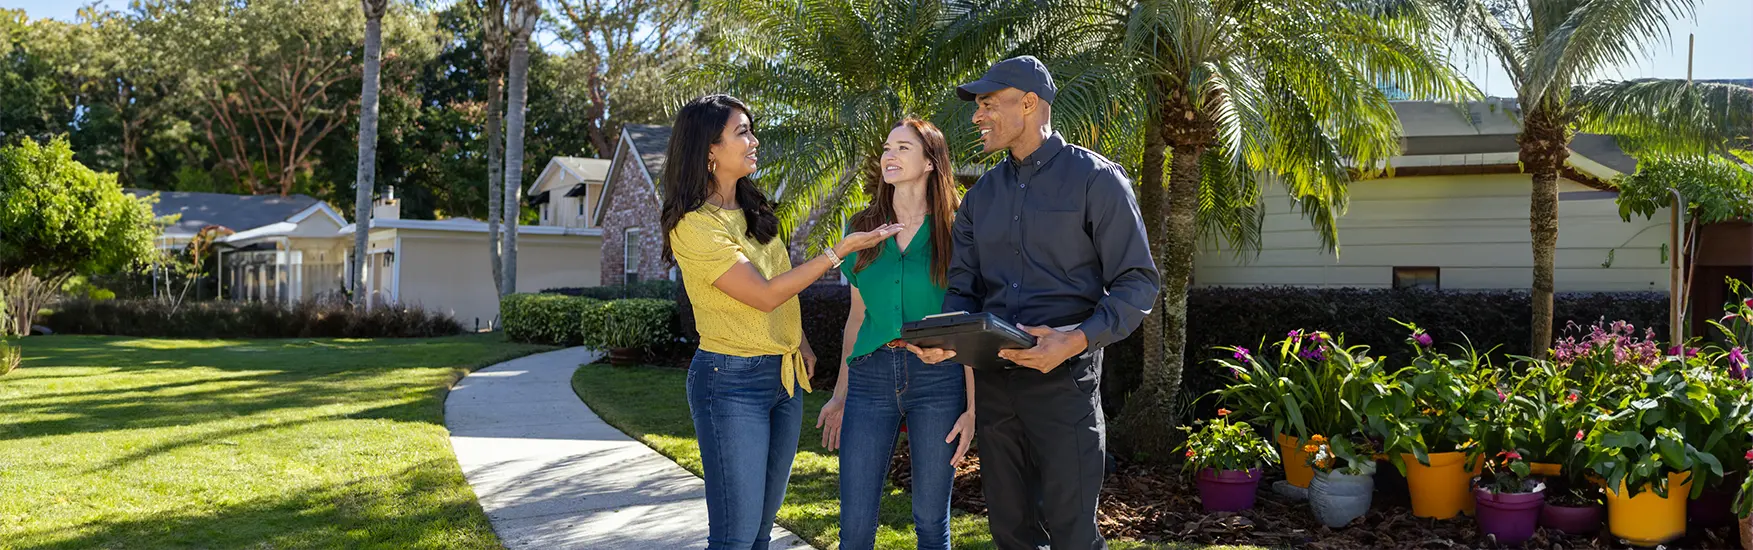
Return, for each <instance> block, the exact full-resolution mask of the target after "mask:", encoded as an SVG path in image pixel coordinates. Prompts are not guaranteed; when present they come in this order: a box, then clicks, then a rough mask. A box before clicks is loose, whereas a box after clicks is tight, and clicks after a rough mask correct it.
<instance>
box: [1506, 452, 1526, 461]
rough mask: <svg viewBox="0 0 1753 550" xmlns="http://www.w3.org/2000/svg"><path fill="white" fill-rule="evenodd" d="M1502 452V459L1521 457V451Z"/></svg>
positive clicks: (1517, 458) (1518, 458)
mask: <svg viewBox="0 0 1753 550" xmlns="http://www.w3.org/2000/svg"><path fill="white" fill-rule="evenodd" d="M1502 454H1503V459H1504V460H1521V459H1522V453H1518V452H1515V451H1508V452H1504V453H1502Z"/></svg>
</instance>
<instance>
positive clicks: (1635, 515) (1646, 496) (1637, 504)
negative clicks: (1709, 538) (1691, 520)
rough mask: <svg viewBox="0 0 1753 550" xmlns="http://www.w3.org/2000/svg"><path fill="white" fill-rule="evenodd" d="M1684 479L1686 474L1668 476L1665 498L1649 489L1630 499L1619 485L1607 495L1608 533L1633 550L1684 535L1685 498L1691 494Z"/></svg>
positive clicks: (1690, 482)
mask: <svg viewBox="0 0 1753 550" xmlns="http://www.w3.org/2000/svg"><path fill="white" fill-rule="evenodd" d="M1686 478H1687V474H1685V473H1671V474H1668V496H1667V497H1663V496H1661V495H1657V494H1656V493H1655V491H1653V490H1651V488H1650V487H1648V486H1646V487H1644V488H1643V490H1642V491H1640V492H1638V493H1637V496H1635V497H1633V496H1630V492H1629V491H1627V490H1626V489H1625V483H1624V482H1620V483H1619V487H1617V488H1615V489H1613V490H1610V491H1607V528H1608V530H1610V531H1612V532H1613V536H1615V537H1619V538H1622V539H1625V540H1626V541H1627V542H1630V543H1631V544H1633V545H1636V546H1656V545H1658V544H1663V543H1666V542H1669V541H1672V540H1674V539H1677V538H1680V537H1681V536H1682V535H1685V534H1686V497H1687V494H1688V493H1690V492H1691V491H1692V481H1691V480H1689V479H1686ZM1682 480H1685V481H1682Z"/></svg>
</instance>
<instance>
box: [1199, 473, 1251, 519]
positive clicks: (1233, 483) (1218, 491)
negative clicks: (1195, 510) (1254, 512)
mask: <svg viewBox="0 0 1753 550" xmlns="http://www.w3.org/2000/svg"><path fill="white" fill-rule="evenodd" d="M1259 488H1260V469H1259V468H1254V469H1252V470H1246V471H1243V470H1214V469H1211V468H1206V469H1204V470H1200V471H1199V501H1200V502H1201V503H1204V504H1205V511H1207V512H1240V511H1242V510H1247V509H1249V508H1253V507H1254V495H1255V494H1256V493H1257V492H1258V489H1259Z"/></svg>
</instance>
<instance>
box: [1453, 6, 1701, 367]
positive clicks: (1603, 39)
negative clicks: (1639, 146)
mask: <svg viewBox="0 0 1753 550" xmlns="http://www.w3.org/2000/svg"><path fill="white" fill-rule="evenodd" d="M1437 2H1438V3H1439V4H1442V5H1443V6H1444V8H1446V13H1447V15H1448V17H1447V18H1446V19H1445V20H1447V21H1450V22H1452V25H1453V28H1454V29H1455V30H1456V31H1457V36H1459V37H1461V38H1465V39H1468V40H1467V42H1465V43H1466V44H1468V45H1470V46H1471V47H1473V48H1477V49H1482V50H1484V51H1485V52H1488V53H1490V54H1491V55H1492V56H1493V57H1495V58H1496V59H1497V62H1498V63H1499V64H1500V65H1502V66H1503V69H1504V72H1505V73H1508V74H1509V78H1510V82H1511V84H1512V85H1514V86H1515V90H1516V105H1517V109H1519V111H1520V118H1521V122H1522V132H1521V135H1520V136H1519V137H1518V138H1517V142H1518V143H1519V145H1520V152H1519V161H1520V164H1521V166H1522V171H1524V172H1527V173H1528V174H1529V175H1530V176H1531V177H1532V180H1533V188H1532V191H1531V194H1530V196H1529V205H1528V222H1529V231H1530V233H1531V236H1532V242H1533V247H1532V248H1533V250H1532V252H1533V260H1534V273H1533V276H1534V284H1533V289H1532V294H1533V296H1532V299H1533V300H1532V301H1533V306H1534V307H1533V310H1534V311H1533V319H1532V334H1530V335H1529V336H1530V338H1531V340H1530V345H1529V349H1530V350H1531V352H1532V353H1533V354H1534V355H1535V356H1536V357H1545V356H1546V352H1547V350H1548V349H1549V348H1550V347H1551V344H1552V293H1553V276H1554V274H1553V257H1554V255H1555V254H1556V253H1557V248H1558V174H1559V171H1561V170H1563V169H1564V167H1565V162H1566V160H1567V159H1568V158H1569V157H1570V140H1571V137H1572V136H1574V135H1575V132H1576V131H1577V130H1579V129H1581V128H1583V127H1589V126H1600V127H1613V126H1615V125H1618V124H1621V122H1617V121H1613V120H1606V119H1610V118H1611V115H1612V114H1613V113H1614V111H1613V110H1592V109H1585V108H1583V105H1584V103H1586V102H1588V101H1597V102H1599V101H1606V102H1613V101H1617V102H1635V101H1638V100H1640V99H1648V98H1650V97H1654V96H1653V95H1636V94H1629V93H1624V94H1616V93H1614V92H1615V91H1627V90H1624V89H1619V90H1615V89H1613V88H1604V89H1599V90H1596V91H1595V93H1594V94H1591V96H1590V97H1589V98H1588V101H1579V99H1583V98H1581V97H1579V96H1577V95H1575V94H1573V91H1574V90H1575V89H1576V88H1577V87H1579V86H1581V85H1583V84H1585V83H1588V82H1589V81H1591V80H1593V79H1595V78H1597V77H1598V76H1599V75H1600V74H1601V73H1602V72H1603V71H1606V70H1608V69H1612V68H1614V67H1619V66H1623V65H1625V64H1627V63H1629V62H1631V61H1633V60H1635V59H1636V58H1637V57H1638V56H1640V55H1644V53H1645V52H1644V50H1643V44H1646V43H1649V42H1651V41H1655V40H1660V39H1666V38H1667V33H1668V30H1667V29H1668V21H1669V20H1670V19H1673V18H1679V17H1690V16H1691V14H1692V13H1693V9H1694V5H1695V2H1694V1H1693V0H1636V1H1631V0H1572V1H1569V2H1543V1H1536V0H1437ZM1636 110H1637V111H1639V112H1644V113H1656V112H1659V111H1661V110H1662V106H1660V105H1644V106H1641V107H1638V108H1637V109H1636ZM1624 122H1626V123H1629V122H1631V121H1624ZM1620 129H1625V128H1623V127H1621V128H1620ZM1633 133H1637V134H1640V135H1645V136H1648V135H1651V134H1653V133H1654V132H1642V131H1638V132H1633Z"/></svg>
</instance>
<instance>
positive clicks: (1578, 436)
mask: <svg viewBox="0 0 1753 550" xmlns="http://www.w3.org/2000/svg"><path fill="white" fill-rule="evenodd" d="M1576 440H1577V441H1582V440H1583V431H1582V430H1577V431H1576ZM1747 454H1748V455H1753V451H1747ZM1747 460H1753V456H1749V457H1748V458H1747Z"/></svg>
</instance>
